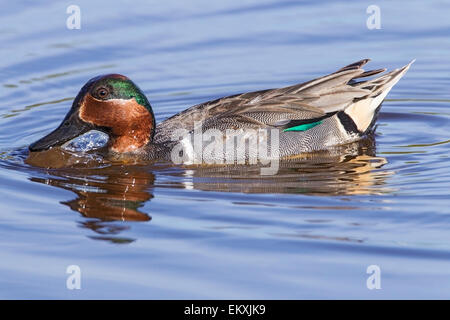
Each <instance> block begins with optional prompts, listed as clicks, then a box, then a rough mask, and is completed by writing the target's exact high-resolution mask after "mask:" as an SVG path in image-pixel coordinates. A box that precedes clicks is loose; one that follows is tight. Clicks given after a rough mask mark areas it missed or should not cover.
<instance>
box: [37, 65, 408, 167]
mask: <svg viewBox="0 0 450 320" xmlns="http://www.w3.org/2000/svg"><path fill="white" fill-rule="evenodd" d="M368 61H369V60H368V59H366V60H361V61H359V62H356V63H353V64H351V65H348V66H346V67H344V68H342V69H340V70H338V71H336V72H335V73H332V74H330V75H327V76H324V77H321V78H318V79H314V80H312V81H309V82H305V83H302V84H298V85H294V86H290V87H285V88H280V89H270V90H263V91H257V92H250V93H243V94H238V95H234V96H229V97H224V98H221V99H217V100H214V101H209V102H206V103H202V104H199V105H196V106H193V107H191V108H189V109H187V110H185V111H182V112H180V113H178V114H176V115H174V116H172V117H171V118H169V119H166V120H165V121H163V122H161V123H159V124H158V125H155V122H154V117H153V113H152V110H151V107H150V104H149V103H148V101H147V100H146V98H145V96H144V95H143V94H142V92H141V91H140V90H139V89H138V88H137V87H136V86H135V85H134V84H133V83H132V82H131V81H130V80H129V79H127V78H126V77H123V76H119V75H107V76H103V77H97V78H94V79H91V80H90V82H88V83H87V84H86V85H85V86H84V87H83V89H82V91H81V92H80V94H79V95H78V96H77V98H76V99H75V102H74V105H73V107H72V109H71V111H70V112H69V114H68V115H67V116H66V119H65V120H64V121H63V124H65V126H67V127H69V126H70V125H72V126H77V125H78V126H81V127H83V128H82V130H79V131H80V132H86V131H87V130H88V129H99V130H102V131H105V132H107V133H108V134H109V135H110V137H111V142H110V145H109V149H110V151H111V152H112V153H119V154H120V153H127V154H136V155H139V156H140V157H142V156H144V157H145V158H147V159H165V160H170V159H172V160H173V157H174V149H176V148H178V149H176V150H177V151H176V152H179V151H180V150H179V147H182V148H183V151H182V152H181V153H184V155H183V157H184V158H183V159H184V161H185V162H192V160H193V158H195V159H199V157H200V159H202V160H206V161H213V160H220V159H222V160H223V159H224V158H225V157H227V154H226V153H227V152H229V151H230V150H226V147H225V145H226V141H228V140H230V139H228V138H227V132H228V131H232V132H233V133H234V134H238V133H241V135H240V136H239V137H238V138H237V139H241V140H242V141H244V140H245V139H247V140H248V138H249V135H250V136H251V135H252V134H255V133H256V134H260V133H258V132H262V131H268V132H269V133H267V135H266V136H260V135H258V137H259V138H257V140H256V141H258V142H259V141H260V140H261V141H262V140H264V139H265V141H264V142H265V143H266V146H268V149H269V151H270V152H267V153H265V154H266V156H267V157H268V158H272V157H274V156H276V157H280V158H285V157H290V156H294V155H298V154H301V153H305V152H312V151H317V150H323V149H327V148H329V147H332V146H335V145H340V144H345V143H350V142H353V141H356V140H358V139H360V138H361V137H363V136H364V135H365V134H366V133H367V132H368V131H369V130H370V129H371V128H372V126H373V123H374V122H375V118H376V115H377V111H378V109H379V106H380V104H381V103H382V101H383V99H384V98H385V97H386V95H387V94H388V92H389V91H390V89H391V88H392V87H393V86H394V85H395V84H396V83H397V81H398V80H399V79H400V78H401V77H402V76H403V75H404V74H405V72H406V71H407V70H408V68H409V67H410V65H411V63H412V62H411V63H410V64H408V65H406V66H405V67H403V68H401V69H396V70H393V71H391V72H389V73H387V74H385V75H383V76H381V77H378V78H375V79H372V80H367V81H359V82H357V81H356V79H361V78H365V77H368V76H372V75H375V74H378V73H381V72H384V71H385V69H379V70H373V71H368V72H364V70H362V69H361V67H362V66H363V65H364V64H366V63H367V62H368ZM121 81H122V82H124V83H121ZM125 82H126V85H125ZM130 83H131V84H130ZM127 86H128V87H130V88H131V86H133V87H132V88H131V89H130V88H128V87H127ZM125 87H126V89H124V88H125ZM99 90H100V91H99ZM101 90H106V91H107V94H108V95H105V97H103V93H104V92H102V91H101ZM105 113H107V114H105ZM73 114H75V115H73ZM72 118H74V119H72ZM127 118H128V119H127ZM67 123H69V125H68V124H67ZM63 124H62V125H61V126H60V127H59V128H58V129H57V130H55V131H54V132H52V133H51V134H50V135H48V136H47V137H44V138H43V139H41V140H39V141H37V142H36V143H34V144H32V145H31V146H30V150H31V151H39V150H42V149H48V148H49V147H52V146H54V145H60V144H61V143H59V142H60V141H59V142H58V143H55V141H54V140H55V138H57V136H58V130H59V131H62V130H63V129H64V127H63ZM66 130H67V129H66ZM180 130H181V131H183V132H184V133H185V134H186V133H188V135H187V136H185V137H184V138H183V137H181V136H180V133H179V132H181V131H180ZM75 131H76V130H75ZM211 132H213V133H214V135H213V136H214V139H205V138H203V139H204V141H203V143H201V146H200V147H198V143H199V140H196V139H197V138H195V137H194V133H195V134H199V133H200V134H208V133H211ZM218 134H219V135H220V134H221V136H217V135H218ZM73 136H76V135H75V134H74V133H72V132H71V133H70V134H69V135H68V136H67V134H66V136H65V137H64V138H63V139H61V140H64V141H62V143H64V142H65V141H67V140H68V138H73ZM261 137H265V138H264V139H263V138H261ZM200 139H201V138H200ZM233 139H234V138H233ZM258 139H260V140H258ZM274 139H277V144H273V141H274ZM205 141H206V142H205ZM235 141H236V142H237V143H239V141H238V140H235ZM196 143H197V145H196ZM246 143H247V147H248V146H249V143H248V142H244V145H245V144H246ZM276 145H278V148H277V149H278V151H277V152H273V149H274V148H275V147H274V146H276ZM208 148H209V149H208ZM205 149H208V150H209V151H211V149H214V152H209V153H207V154H204V152H205ZM221 150H222V151H223V152H222V151H221ZM251 150H252V149H251V148H250V155H251V153H252V151H251ZM199 152H200V153H202V155H200V156H199V155H198V153H199ZM261 154H262V153H258V155H261ZM250 155H249V150H246V151H245V152H243V153H240V154H238V153H236V155H235V157H236V158H235V160H238V161H239V160H241V159H239V157H241V158H242V157H244V158H248V157H249V156H250Z"/></svg>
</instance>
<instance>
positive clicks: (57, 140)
mask: <svg viewBox="0 0 450 320" xmlns="http://www.w3.org/2000/svg"><path fill="white" fill-rule="evenodd" d="M154 129H155V119H154V115H153V111H152V108H151V106H150V103H149V102H148V100H147V98H146V97H145V95H144V93H142V91H141V90H140V89H139V88H138V86H136V85H135V84H134V83H133V82H132V81H131V80H130V79H128V78H127V77H125V76H122V75H119V74H108V75H103V76H98V77H95V78H92V79H91V80H89V81H88V82H87V83H86V84H85V85H84V86H83V88H81V90H80V92H79V93H78V95H77V96H76V98H75V100H74V101H73V104H72V108H71V109H70V111H69V112H68V113H67V115H66V117H65V118H64V120H63V121H62V123H61V124H60V126H59V127H58V128H56V129H55V130H54V131H53V132H51V133H50V134H48V135H47V136H45V137H43V138H42V139H40V140H38V141H36V142H34V143H33V144H31V145H30V146H29V149H30V151H42V150H47V149H50V148H53V147H55V146H61V145H62V144H64V143H65V142H67V141H69V140H71V139H73V138H76V137H77V136H79V135H82V134H83V133H86V132H87V131H90V130H99V131H103V132H105V133H107V134H108V135H109V136H110V142H109V147H110V149H111V150H112V151H115V152H132V151H135V150H138V149H139V148H141V147H143V146H145V145H146V144H147V143H149V142H150V141H151V140H152V138H153V134H154Z"/></svg>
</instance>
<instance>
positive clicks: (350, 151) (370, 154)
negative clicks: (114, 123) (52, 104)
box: [26, 137, 392, 243]
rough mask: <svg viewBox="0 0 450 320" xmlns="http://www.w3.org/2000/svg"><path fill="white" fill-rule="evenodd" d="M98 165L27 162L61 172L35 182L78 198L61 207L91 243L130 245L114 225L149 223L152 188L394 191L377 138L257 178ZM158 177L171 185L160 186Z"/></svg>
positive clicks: (203, 169) (229, 172)
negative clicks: (89, 233)
mask: <svg viewBox="0 0 450 320" xmlns="http://www.w3.org/2000/svg"><path fill="white" fill-rule="evenodd" d="M99 159H103V158H102V157H101V155H99V154H96V153H92V154H85V155H84V156H83V157H80V156H79V155H76V154H71V153H68V152H65V151H61V150H57V149H52V150H51V151H48V152H43V153H38V154H30V156H29V157H28V159H27V160H26V161H27V163H28V164H32V165H34V166H40V167H54V168H58V169H49V174H50V175H49V177H48V178H45V179H44V178H39V177H32V178H30V179H31V180H32V181H34V182H39V183H45V184H48V185H52V186H55V187H59V188H62V189H66V190H70V191H73V192H74V193H75V194H76V198H75V199H72V200H69V201H64V202H62V203H63V204H64V205H67V206H68V207H70V208H71V209H72V210H74V211H76V212H79V213H81V214H82V215H83V216H84V217H86V218H90V219H87V220H85V221H83V222H81V226H82V227H84V228H89V229H91V230H93V231H94V232H95V233H96V234H97V235H96V236H94V237H92V238H93V239H100V240H109V241H115V242H124V243H126V242H129V241H132V239H123V238H120V237H118V236H117V235H118V234H119V233H120V232H121V231H122V230H124V229H126V228H128V227H127V226H125V225H122V224H118V223H111V221H149V220H151V217H150V215H149V214H148V213H146V212H144V211H141V208H142V207H143V206H144V204H145V203H146V202H148V201H150V200H151V199H152V198H153V193H152V190H153V188H154V187H155V185H156V186H161V187H163V186H167V185H170V187H172V188H185V189H197V190H203V191H220V192H237V193H290V194H308V195H356V194H358V195H360V194H381V193H387V192H390V191H391V190H390V189H388V188H387V187H386V186H385V184H386V183H385V180H386V178H387V177H388V176H389V175H391V174H392V172H390V171H386V170H382V169H381V168H382V166H383V165H384V164H386V163H387V160H386V159H385V158H383V157H377V156H376V155H375V146H374V139H373V137H369V138H367V139H365V140H362V141H360V142H357V143H353V144H349V145H345V146H340V147H337V148H335V149H332V150H328V151H324V152H319V153H314V154H313V153H311V154H306V155H301V156H298V157H295V158H292V159H289V160H284V161H281V162H280V168H279V171H278V173H277V174H276V175H273V176H262V175H260V167H258V166H233V167H230V166H190V167H176V168H175V169H176V170H173V169H172V170H164V169H166V168H170V166H169V165H156V164H146V165H142V164H140V165H138V164H131V165H130V164H123V163H122V164H117V163H110V162H108V161H106V160H101V161H99ZM93 166H94V167H93ZM99 166H103V167H99ZM172 168H173V167H172ZM154 173H157V174H158V175H160V176H164V175H167V176H171V177H172V178H169V179H161V180H162V181H160V182H158V181H157V179H155V174H154ZM176 177H178V178H180V177H182V178H183V179H175V178H176Z"/></svg>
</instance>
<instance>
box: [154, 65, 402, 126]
mask: <svg viewBox="0 0 450 320" xmlns="http://www.w3.org/2000/svg"><path fill="white" fill-rule="evenodd" d="M368 61H369V59H364V60H360V61H358V62H355V63H352V64H350V65H347V66H345V67H343V68H341V69H339V70H338V71H336V72H334V73H331V74H329V75H326V76H323V77H320V78H317V79H314V80H311V81H308V82H305V83H301V84H297V85H293V86H289V87H284V88H279V89H269V90H263V91H256V92H249V93H243V94H238V95H234V96H229V97H225V98H221V99H217V100H214V101H209V102H206V103H203V104H200V105H196V106H193V107H191V108H189V109H187V110H185V111H183V112H181V113H179V114H177V115H175V116H173V117H171V118H169V119H167V120H166V121H164V122H162V123H160V124H159V125H158V129H159V130H157V134H158V131H160V132H163V131H167V130H169V131H170V130H172V129H175V128H192V127H193V126H194V124H195V122H203V123H205V124H208V126H207V127H215V128H218V129H219V128H221V127H228V128H230V127H233V126H237V127H242V126H244V127H253V128H257V127H268V126H269V127H270V126H273V127H282V128H290V127H292V126H298V125H300V124H307V123H314V122H316V121H319V120H321V119H323V118H326V117H328V116H332V115H334V114H335V113H336V112H338V111H342V110H345V109H346V108H348V107H349V106H351V105H353V104H354V103H355V102H356V101H359V100H362V99H365V98H367V97H370V96H376V95H378V94H379V91H380V88H382V87H383V85H384V84H385V82H387V80H388V79H390V78H391V77H390V76H389V75H390V74H391V73H392V72H395V71H396V70H394V71H392V72H390V73H388V74H386V75H385V76H383V77H380V78H377V79H374V80H370V81H359V82H358V81H357V79H360V78H365V77H369V76H372V75H376V74H378V73H381V72H384V71H385V70H386V69H378V70H371V71H364V70H363V69H361V67H362V66H363V65H365V64H366V63H367V62H368ZM379 79H381V81H378V80H379ZM377 81H378V82H377ZM205 129H206V128H205Z"/></svg>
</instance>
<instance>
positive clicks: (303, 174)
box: [0, 0, 450, 299]
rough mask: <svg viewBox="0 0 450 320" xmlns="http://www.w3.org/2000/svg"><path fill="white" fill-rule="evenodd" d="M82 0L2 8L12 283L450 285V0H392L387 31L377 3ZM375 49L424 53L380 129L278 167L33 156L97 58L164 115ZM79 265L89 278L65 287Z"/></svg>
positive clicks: (413, 289) (267, 290) (2, 158)
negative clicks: (263, 172)
mask: <svg viewBox="0 0 450 320" xmlns="http://www.w3.org/2000/svg"><path fill="white" fill-rule="evenodd" d="M78 4H79V6H80V8H81V13H82V20H81V29H80V30H68V29H67V28H66V18H67V17H68V15H67V14H66V8H67V6H68V5H69V4H66V3H63V2H56V1H55V2H52V1H42V2H41V3H40V4H37V3H34V2H33V3H32V2H26V1H24V2H14V3H8V4H3V5H2V10H0V16H1V17H0V21H1V23H0V40H1V42H2V44H3V46H2V50H0V58H1V59H0V74H1V75H2V77H1V79H2V80H1V81H0V88H1V89H0V96H1V103H0V193H1V195H2V196H1V201H0V212H1V215H0V297H1V298H156V299H158V298H274V299H278V298H286V299H292V298H296V299H299V298H370V299H372V298H373V299H378V298H441V299H442V298H446V299H448V298H450V235H449V232H448V230H449V229H450V209H449V204H450V203H449V188H450V170H449V169H448V165H449V158H448V157H449V142H450V135H449V130H448V128H449V124H450V94H449V90H448V89H449V87H450V77H449V71H450V63H449V60H448V59H447V57H448V56H449V53H450V52H449V49H450V40H449V37H448V36H449V33H450V22H449V20H448V17H447V13H448V10H449V4H448V3H446V2H444V1H437V0H433V1H427V2H420V1H395V2H394V1H378V2H377V5H379V6H380V9H381V19H382V20H381V21H382V28H381V29H380V30H369V29H367V27H366V19H367V17H368V14H367V13H366V8H367V7H368V6H369V5H371V4H373V3H371V2H367V1H361V2H358V4H356V3H350V2H344V1H342V2H339V1H333V2H331V1H329V2H328V1H320V2H316V1H271V0H268V1H232V2H230V1H227V2H226V3H213V2H211V1H195V2H189V3H185V2H181V1H165V2H164V3H161V2H147V1H141V2H139V1H133V3H132V5H130V3H128V2H125V1H122V2H120V1H119V2H115V4H114V5H111V4H110V2H106V1H95V2H93V1H79V2H78ZM367 57H369V58H372V59H373V61H372V62H371V63H370V65H369V66H368V67H370V68H374V69H376V68H381V67H387V68H389V69H392V68H397V67H400V66H403V65H404V64H406V63H407V62H409V61H410V60H412V59H413V58H416V59H417V61H416V63H415V64H414V65H413V66H412V67H411V69H410V70H409V72H408V73H407V75H406V76H405V77H404V78H403V79H402V80H401V81H400V82H399V83H398V84H397V85H396V86H395V88H394V89H393V90H392V91H391V92H390V94H389V96H388V99H387V100H386V101H385V102H384V104H383V107H382V111H381V114H380V116H379V120H378V127H377V130H376V134H375V135H374V136H373V137H369V138H368V139H366V140H365V141H363V142H361V143H358V144H355V145H352V146H348V148H345V150H342V154H341V155H339V156H338V155H336V156H333V157H329V156H324V155H323V154H322V155H321V154H319V155H316V156H314V157H309V158H303V159H298V160H297V161H291V162H288V163H284V164H283V165H282V167H281V168H280V171H279V172H278V174H277V175H275V176H272V177H262V176H260V175H259V171H258V170H257V169H256V168H234V169H233V170H225V169H223V168H222V169H220V168H185V167H173V166H169V165H166V164H148V165H145V164H139V165H121V164H111V163H104V164H99V163H98V162H97V165H96V166H93V167H92V166H77V165H76V163H74V166H72V167H70V168H53V169H45V168H40V167H37V166H34V165H31V164H29V163H28V162H26V159H27V157H28V151H27V146H28V145H29V144H30V143H31V142H33V141H35V140H36V139H38V138H40V137H41V136H43V135H44V134H46V133H48V132H49V131H51V130H52V129H53V128H55V127H56V126H57V125H58V124H59V122H60V121H61V120H62V118H63V117H64V115H65V113H66V112H67V110H68V108H69V107H70V105H71V102H72V99H73V98H74V96H75V95H76V94H77V92H78V90H79V89H80V88H81V86H82V85H83V84H84V83H85V82H86V81H87V80H88V79H89V78H91V77H94V76H96V75H98V74H102V73H122V74H125V75H127V76H129V77H130V78H131V79H132V80H133V81H135V82H136V83H137V84H138V85H139V86H140V87H141V88H142V89H143V90H144V92H145V93H146V94H147V95H148V97H149V100H150V102H151V104H152V106H153V109H154V112H155V115H156V118H157V121H161V120H163V119H165V118H167V117H168V116H170V115H172V114H174V113H176V112H179V111H181V110H184V109H185V108H187V107H189V106H191V105H194V104H196V103H200V102H203V101H207V100H211V99H216V98H219V97H221V96H225V95H230V94H235V93H240V92H245V91H253V90H259V89H266V88H273V87H281V86H286V85H291V84H294V83H298V82H302V81H306V80H310V79H311V78H313V77H317V76H321V75H324V74H326V73H329V72H333V71H335V70H336V69H338V68H340V67H342V66H344V65H346V64H349V63H352V62H354V61H357V60H359V59H362V58H367ZM56 156H58V155H56ZM47 160H48V161H52V157H51V156H49V157H48V159H47ZM53 160H54V159H53ZM76 160H77V159H75V160H74V162H76ZM55 161H58V160H55ZM92 161H93V162H94V163H95V162H96V161H97V159H95V158H94V159H92ZM69 265H78V266H79V267H80V268H81V271H82V289H81V290H68V289H67V288H66V279H67V276H68V275H67V274H66V268H67V266H69ZM369 265H378V266H379V267H380V269H381V272H382V276H381V286H382V289H381V290H368V289H367V287H366V280H367V277H368V276H369V275H368V274H367V273H366V269H367V267H368V266H369Z"/></svg>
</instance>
